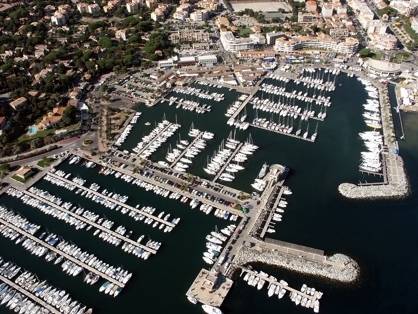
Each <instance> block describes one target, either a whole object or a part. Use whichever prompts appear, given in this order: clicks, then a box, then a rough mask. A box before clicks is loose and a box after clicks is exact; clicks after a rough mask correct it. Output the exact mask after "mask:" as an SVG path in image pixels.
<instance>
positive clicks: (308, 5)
mask: <svg viewBox="0 0 418 314" xmlns="http://www.w3.org/2000/svg"><path fill="white" fill-rule="evenodd" d="M305 10H306V11H307V12H310V13H316V12H317V10H318V6H317V4H316V1H315V0H308V1H306V2H305Z"/></svg>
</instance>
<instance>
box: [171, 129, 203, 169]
mask: <svg viewBox="0 0 418 314" xmlns="http://www.w3.org/2000/svg"><path fill="white" fill-rule="evenodd" d="M202 136H203V132H202V131H200V133H199V135H198V136H196V137H195V138H194V139H193V141H192V142H191V143H190V144H189V145H187V147H186V148H185V149H184V150H183V151H182V152H181V154H180V155H179V156H178V157H177V158H176V159H175V160H174V161H173V162H172V163H171V164H170V167H173V166H174V165H175V164H176V163H177V162H178V161H179V160H180V159H181V158H182V157H183V156H184V154H186V152H187V150H188V149H189V148H190V147H192V146H193V145H194V143H196V142H197V141H198V140H200V139H201V138H202Z"/></svg>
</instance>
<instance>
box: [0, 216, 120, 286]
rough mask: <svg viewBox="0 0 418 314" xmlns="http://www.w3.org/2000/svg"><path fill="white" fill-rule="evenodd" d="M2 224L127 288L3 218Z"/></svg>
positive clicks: (0, 222)
mask: <svg viewBox="0 0 418 314" xmlns="http://www.w3.org/2000/svg"><path fill="white" fill-rule="evenodd" d="M0 224H3V225H5V226H7V227H8V228H10V229H12V230H14V231H16V232H17V233H19V234H20V235H22V236H24V237H26V238H28V239H31V240H32V241H34V242H36V243H38V244H39V245H41V246H43V247H45V248H47V249H48V250H50V251H53V252H55V253H56V254H58V255H60V256H63V257H64V258H66V259H68V260H70V261H71V262H73V263H74V264H76V265H78V266H80V267H82V268H84V269H86V270H88V271H90V272H92V273H94V274H96V275H98V276H100V277H102V278H103V279H106V280H107V281H109V282H111V283H113V284H115V285H117V286H118V287H120V288H123V287H125V284H124V283H122V282H120V281H118V280H116V279H114V278H112V277H110V276H109V275H107V274H106V273H104V272H102V271H100V270H97V269H96V268H93V267H91V266H89V265H87V264H86V263H84V262H82V261H80V260H78V259H76V258H74V257H73V256H71V255H69V254H67V253H65V252H63V251H61V250H59V249H57V248H56V247H54V246H52V245H50V244H48V243H47V242H45V241H43V240H41V239H39V238H37V237H35V236H34V235H32V234H30V233H28V232H26V231H25V230H22V229H20V228H18V227H16V226H14V225H13V224H11V223H9V222H7V221H6V220H4V219H3V218H0Z"/></svg>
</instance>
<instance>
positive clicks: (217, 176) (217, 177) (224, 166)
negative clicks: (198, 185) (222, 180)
mask: <svg viewBox="0 0 418 314" xmlns="http://www.w3.org/2000/svg"><path fill="white" fill-rule="evenodd" d="M242 145H244V143H239V144H238V146H237V148H235V150H234V151H233V152H232V154H231V156H229V158H228V160H227V161H226V162H225V164H224V165H223V166H222V168H221V169H220V170H219V172H218V173H217V174H216V175H215V177H214V178H213V180H212V182H216V181H217V180H218V179H219V177H220V176H221V174H222V173H223V172H224V170H225V169H226V167H228V165H229V164H230V162H231V160H232V158H234V157H235V155H236V154H237V153H238V152H239V150H240V149H241V147H242Z"/></svg>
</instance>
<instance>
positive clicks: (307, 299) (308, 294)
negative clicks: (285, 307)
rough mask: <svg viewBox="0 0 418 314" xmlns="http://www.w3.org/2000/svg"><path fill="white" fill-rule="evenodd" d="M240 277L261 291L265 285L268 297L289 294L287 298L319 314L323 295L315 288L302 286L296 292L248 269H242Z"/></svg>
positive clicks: (273, 279)
mask: <svg viewBox="0 0 418 314" xmlns="http://www.w3.org/2000/svg"><path fill="white" fill-rule="evenodd" d="M240 276H244V277H243V280H244V281H245V282H247V283H248V285H249V286H253V287H256V288H257V290H261V289H263V288H264V286H265V285H266V284H267V289H268V292H267V294H268V297H272V296H275V295H277V298H278V299H281V298H283V297H284V296H285V294H286V292H289V298H290V299H291V300H292V301H293V302H294V303H295V304H296V305H300V306H302V307H306V308H312V309H313V311H314V312H315V313H319V300H320V299H321V297H322V295H323V293H322V292H320V291H316V290H315V288H310V287H308V286H306V284H303V286H302V287H301V289H300V290H296V289H294V288H292V287H290V286H289V284H288V283H287V282H286V281H284V280H280V281H279V280H277V278H275V277H274V276H271V275H268V274H267V273H265V272H263V271H260V272H257V271H253V270H250V269H242V271H241V274H240Z"/></svg>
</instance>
